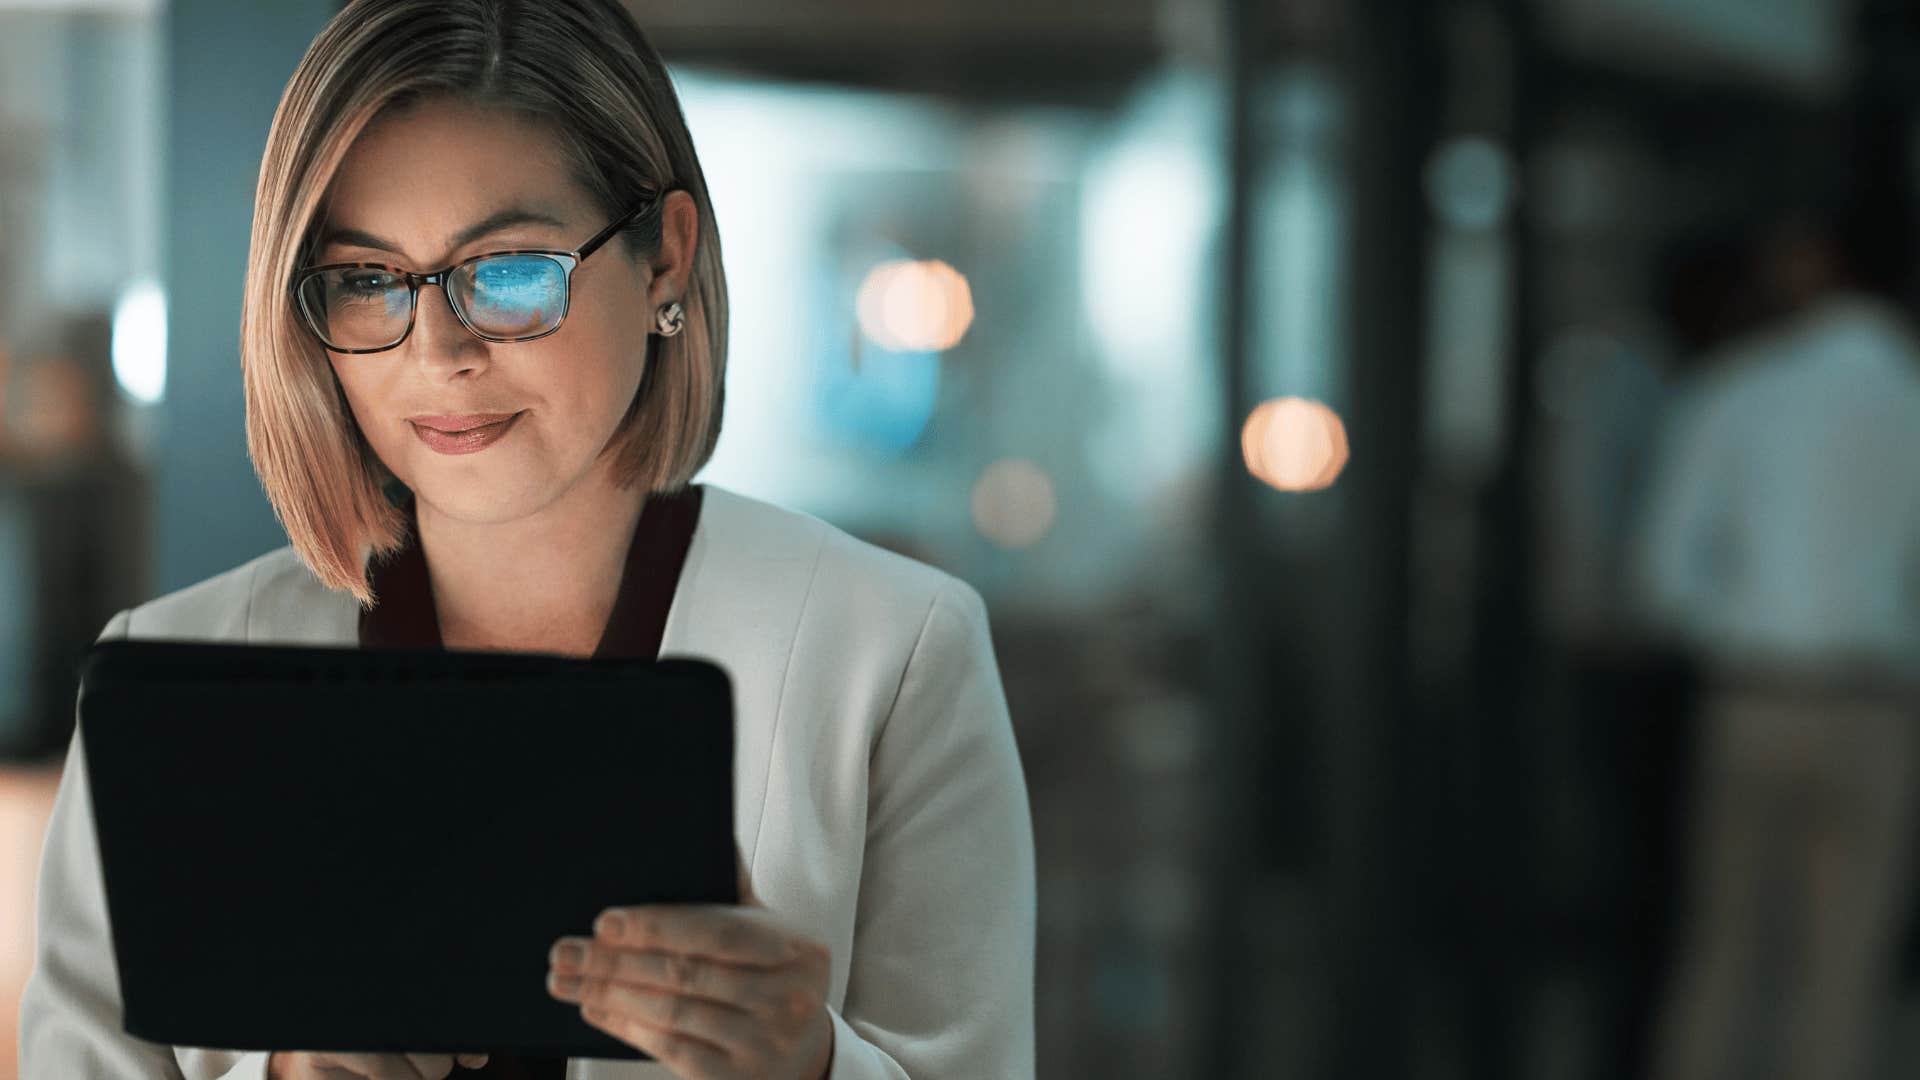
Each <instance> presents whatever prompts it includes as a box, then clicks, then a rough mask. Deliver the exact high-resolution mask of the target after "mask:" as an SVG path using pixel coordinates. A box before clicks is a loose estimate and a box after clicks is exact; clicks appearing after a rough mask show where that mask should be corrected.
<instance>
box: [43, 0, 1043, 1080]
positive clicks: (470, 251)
mask: <svg viewBox="0 0 1920 1080" xmlns="http://www.w3.org/2000/svg"><path fill="white" fill-rule="evenodd" d="M501 252H514V253H527V252H533V253H535V254H510V255H500V254H498V253H501ZM541 252H546V253H549V254H538V253H541ZM481 256H488V258H484V259H482V258H480V257H481ZM443 270H444V271H447V272H445V273H441V271H443ZM725 356H726V286H725V279H724V277H723V274H722V271H721V263H720V246H719V242H718V237H717V235H716V232H715V229H714V219H713V213H712V209H711V207H710V206H709V204H708V200H707V193H706V185H705V182H704V180H703V178H702V175H701V170H700V165H699V163H698V161H697V160H696V159H695V156H694V152H693V146H692V142H691V139H690V137H689V135H688V133H687V129H686V125H685V121H684V119H683V118H682V115H681V112H680V107H679V103H678V100H677V98H676V96H675V94H674V92H673V89H672V85H671V83H670V82H669V80H668V78H667V75H666V73H665V71H664V70H663V68H662V66H661V63H660V59H659V57H658V56H657V55H656V54H655V52H654V51H653V49H652V48H651V46H649V44H648V43H647V41H646V39H645V38H644V36H642V34H641V32H640V31H639V29H638V28H637V27H635V26H634V24H633V22H632V21H631V19H630V17H629V16H628V15H626V14H625V12H624V11H622V9H621V8H620V7H619V6H618V5H617V3H615V0H565V2H559V0H551V2H544V3H541V4H528V5H519V4H514V3H512V2H511V0H360V2H356V3H353V4H351V5H349V6H348V7H347V8H346V9H345V10H344V11H342V12H341V13H340V14H339V15H338V16H337V17H336V18H335V19H334V20H333V21H332V23H330V24H329V25H328V27H327V28H326V29H325V30H324V31H323V32H322V33H321V35H320V37H319V38H318V39H317V40H316V41H315V42H314V44H313V46H312V48H311V49H310V50H309V52H308V54H307V56H306V57H305V58H304V59H303V61H302V62H301V64H300V67H299V69H298V71H296V72H295V74H294V77H293V79H292V81H291V82H290V83H289V85H288V87H287V90H286V93H285V96H284V97H283V99H282V101H281V103H280V107H279V110H278V112H277V113H276V115H275V117H274V122H273V128H272V132H271V134H270V137H269V139H268V145H267V152H266V156H265V160H264V162H263V164H262V168H261V174H260V183H259V189H258V193H257V199H256V206H255V216H254V230H253V245H252V251H251V256H250V261H249V267H248V278H247V286H246V297H245V305H244V316H243V320H242V372H243V376H244V379H245V384H246V401H247V436H248V445H249V449H250V451H251V453H252V456H253V460H254V463H255V467H256V469H257V471H258V472H259V475H260V479H261V483H262V484H263V486H264V487H265V489H266V492H267V495H268V497H269V499H270V500H271V501H272V503H273V506H274V509H275V511H276V513H277V514H278V515H279V517H280V520H281V522H282V523H283V525H284V526H285V527H286V530H287V533H288V535H289V537H290V539H291V541H292V543H291V545H290V546H288V547H285V548H282V549H280V550H278V551H275V552H272V553H269V554H267V555H264V556H261V557H260V558H258V559H255V560H253V561H252V562H249V563H247V564H245V565H243V566H240V567H238V568H236V569H234V570H231V571H228V572H226V573H223V574H220V575H218V576H216V577H214V578H211V579H209V580H207V581H204V582H201V583H199V584H197V585H194V586H192V587H189V588H186V589H183V590H180V591H178V592H175V593H172V594H170V595H167V596H164V597H161V598H159V599H157V600H153V601H150V602H148V603H145V604H141V605H139V606H137V607H134V608H132V609H130V610H128V611H123V612H121V613H119V614H117V615H115V616H114V618H113V619H112V620H111V621H110V622H109V623H108V625H107V627H106V629H105V631H104V632H103V634H102V636H103V637H134V638H141V637H167V638H183V637H186V638H203V639H211V640H224V641H246V642H276V643H309V644H325V645H344V646H352V645H356V644H358V645H369V644H376V645H377V644H387V643H395V642H399V643H414V644H419V643H423V642H424V643H427V644H438V645H441V646H444V647H447V648H463V649H517V650H527V651H540V652H550V653H558V654H563V655H573V656H589V655H622V654H624V655H635V654H645V655H653V654H656V653H665V654H683V655H697V656H704V657H708V658H711V659H713V660H715V661H716V662H718V663H719V664H720V665H721V666H722V667H724V668H726V669H727V671H728V673H729V675H730V676H731V678H732V682H733V686H734V692H735V698H736V700H735V709H736V721H735V722H736V729H737V736H736V741H737V753H736V766H735V768H736V775H735V798H736V807H735V808H736V820H737V822H738V836H737V841H738V846H739V851H740V856H741V863H742V876H743V884H745V885H746V886H747V887H748V889H749V890H750V891H749V892H748V893H747V894H745V895H746V896H747V898H748V899H747V902H746V903H745V904H743V905H741V906H739V907H733V906H712V907H708V906H698V907H683V908H674V909H666V908H660V907H636V906H632V905H627V906H622V905H621V904H619V903H618V901H619V900H620V899H621V898H618V897H610V898H609V902H610V903H609V908H608V910H607V912H606V913H605V914H604V915H603V917H602V919H601V920H600V922H599V923H598V924H596V926H595V927H593V928H592V932H591V934H589V933H588V932H587V931H588V928H585V927H583V928H581V930H582V932H581V934H580V935H578V936H570V937H568V938H564V939H562V940H561V941H558V942H556V943H555V948H554V951H553V956H552V965H553V968H552V971H551V972H550V973H549V982H548V987H549V992H550V993H551V994H552V995H553V996H554V997H555V998H557V999H559V1000H562V1001H566V1002H569V1003H577V1004H578V1005H579V1006H580V1008H581V1010H582V1015H583V1016H584V1017H585V1018H586V1019H587V1022H589V1023H591V1024H593V1025H595V1026H596V1027H598V1028H600V1029H601V1030H604V1031H606V1032H607V1033H609V1034H611V1035H612V1036H614V1037H615V1038H618V1039H620V1040H622V1041H624V1042H626V1043H628V1044H630V1045H632V1046H635V1047H637V1048H639V1049H641V1050H644V1051H646V1052H647V1053H649V1054H650V1055H652V1056H653V1057H654V1058H656V1059H657V1060H656V1061H654V1062H616V1061H610V1060H579V1061H572V1062H559V1061H546V1062H542V1061H533V1060H507V1059H506V1057H505V1055H502V1054H495V1055H493V1056H492V1058H491V1059H486V1060H484V1063H483V1059H482V1057H480V1056H462V1057H461V1058H460V1060H459V1062H458V1064H459V1065H461V1066H466V1067H472V1066H476V1065H478V1066H482V1067H483V1068H484V1070H486V1071H487V1072H489V1073H492V1074H495V1075H521V1076H525V1075H549V1076H559V1075H562V1073H563V1072H564V1074H565V1075H567V1076H569V1077H575V1078H588V1080H615V1078H640V1077H655V1076H660V1077H665V1076H680V1077H688V1078H694V1077H735V1076H756V1077H760V1076H765V1077H781V1078H804V1080H814V1078H816V1077H823V1076H828V1075H831V1076H832V1077H833V1078H834V1080H857V1078H859V1077H902V1076H908V1075H911V1076H914V1077H954V1076H991V1077H1007V1076H1022V1075H1031V1073H1032V1071H1033V1015H1032V1010H1033V933H1034V881H1033V849H1032V833H1031V824H1030V819H1029V816H1028V805H1027V799H1026V793H1025V789H1024V787H1023V783H1022V779H1021V773H1020V767H1019V760H1018V757H1017V754H1016V751H1015V747H1014V743H1013V739H1012V731H1011V726H1010V724H1009V722H1008V717H1007V713H1006V703H1005V697H1004V694H1003V692H1002V690H1001V686H1000V681H999V676H998V673H997V671H996V668H995V664H994V660H993V654H992V647H991V643H990V641H989V638H988V634H987V624H986V615H985V610H984V607H983V605H982V603H981V600H980V597H979V595H978V594H977V593H976V592H975V591H974V590H973V589H972V588H970V587H969V586H967V585H966V584H964V583H962V582H960V581H958V580H957V579H954V578H952V577H950V576H948V575H946V574H943V573H941V572H939V571H937V570H934V569H932V568H930V567H927V566H924V565H922V564H920V563H917V562H913V561H911V560H908V559H905V558H903V557H900V556H897V555H893V554H890V553H887V552H884V551H882V550H880V549H878V548H875V547H872V546H870V545H867V544H864V543H861V542H859V541H857V540H854V539H852V538H851V537H849V536H847V535H846V534H844V533H842V532H840V531H838V530H836V529H834V528H832V527H831V526H828V525H826V524H824V523H822V522H820V521H818V520H816V519H814V518H811V517H808V516H806V515H803V514H798V513H794V512H791V511H787V510H783V509H780V508H777V507H775V506H772V505H769V504H767V503H763V502H759V501H756V500H753V499H749V498H747V497H744V496H742V495H738V494H735V493H732V492H729V491H727V490H725V489H723V488H718V487H712V486H706V485H690V484H689V478H690V477H691V476H692V475H693V474H694V472H696V471H697V470H698V469H699V468H700V466H701V465H702V464H703V463H704V462H705V461H706V460H707V458H708V456H709V454H710V453H711V450H712V448H713V445H714V442H715V440H716V438H717V436H718V433H719V427H720V415H721V402H722V389H721V386H722V376H723V373H724V366H725ZM69 755H70V756H69V759H68V760H69V762H70V767H69V768H68V769H67V770H66V775H65V777H64V778H63V781H62V784H61V789H60V792H59V795H58V798H57V800H56V802H55V806H54V810H53V815H52V819H51V821H50V823H49V827H48V836H47V846H46V853H45V856H44V863H43V866H42V871H41V877H40V886H39V888H40V893H39V900H38V906H39V916H38V918H39V923H38V926H39V941H38V947H37V955H36V966H35V970H34V972H33V975H32V978H31V979H30V981H29V983H28V986H27V989H26V996H25V1000H24V1003H23V1006H22V1013H21V1016H22V1019H21V1027H22V1035H21V1038H22V1043H21V1059H22V1064H23V1073H24V1075H25V1076H27V1077H29V1078H34V1080H38V1078H41V1077H49V1078H51V1077H60V1078H64V1077H80V1076H86V1077H136V1076H138V1077H161V1076H184V1077H187V1078H189V1080H210V1078H213V1077H228V1078H234V1080H240V1078H247V1080H257V1078H260V1077H263V1076H267V1077H285V1078H289V1080H292V1078H305V1077H315V1076H326V1077H349V1076H361V1077H379V1078H387V1077H402V1078H419V1077H440V1076H444V1075H447V1074H448V1073H449V1072H451V1071H452V1070H453V1069H454V1068H455V1066H456V1061H455V1059H454V1058H453V1057H450V1056H446V1055H424V1054H422V1055H343V1054H312V1053H303V1052H300V1051H299V1050H298V1048H291V1047H290V1048H287V1049H286V1050H285V1051H278V1052H273V1053H265V1052H250V1053H240V1052H234V1051H223V1050H215V1049H205V1048H192V1047H167V1046H156V1045H152V1044H148V1043H143V1042H140V1041H138V1040H134V1039H132V1038H130V1037H128V1036H126V1035H124V1034H123V1033H122V1032H121V1031H120V1022H119V1020H120V1018H119V1014H118V998H117V993H118V990H117V984H116V981H115V977H114V969H113V964H112V953H111V948H110V943H109V935H108V928H107V923H106V912H105V906H104V901H103V897H102V893H101V886H100V870H99V865H98V858H97V856H96V854H95V851H96V849H95V847H94V838H93V826H92V821H91V818H90V816H89V808H88V802H87V794H86V782H87V780H86V777H87V774H86V768H85V761H84V760H83V757H82V754H81V751H80V743H79V742H78V740H77V738H76V741H75V742H74V743H73V744H72V746H71V747H70V749H69ZM583 827H586V828H598V827H600V826H599V825H598V823H594V822H585V823H583ZM606 842H607V844H608V846H609V849H610V850H611V849H614V848H615V847H616V845H621V844H627V843H639V842H643V840H642V838H639V837H634V836H629V835H625V834H624V833H623V831H622V830H619V829H614V828H608V829H607V836H606ZM616 924H619V925H616ZM368 977H369V978H381V977H402V978H403V977H405V973H404V972H397V973H386V972H369V973H368Z"/></svg>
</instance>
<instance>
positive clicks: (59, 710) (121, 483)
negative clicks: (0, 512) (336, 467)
mask: <svg viewBox="0 0 1920 1080" xmlns="http://www.w3.org/2000/svg"><path fill="white" fill-rule="evenodd" d="M112 332H113V331H112V320H111V318H110V317H109V316H107V315H106V314H104V313H100V314H84V315H77V316H73V317H71V318H69V319H68V320H67V321H66V323H65V326H64V329H63V332H62V335H61V342H60V346H59V348H58V349H57V350H55V351H50V352H46V353H43V354H41V355H38V356H34V357H32V358H31V359H29V360H27V361H26V362H24V363H22V364H21V365H19V370H18V371H17V372H16V373H15V375H16V382H15V385H14V387H13V393H12V395H11V396H12V399H13V401H12V406H13V407H12V419H13V424H14V427H15V429H16V430H15V431H14V434H13V437H12V438H11V440H10V443H11V449H10V452H9V453H8V455H7V456H6V457H5V458H4V459H0V500H4V501H5V502H6V504H7V506H6V509H7V510H8V511H9V512H10V513H14V514H16V515H17V520H19V521H22V522H24V523H25V528H24V529H22V530H20V531H19V535H16V536H14V537H13V539H14V540H15V541H17V540H19V539H24V540H25V546H26V548H27V549H28V550H26V551H8V552H6V553H4V554H3V555H0V557H4V558H6V559H8V560H10V561H11V562H12V564H13V565H14V566H15V567H16V570H18V569H20V568H24V569H25V571H26V572H25V573H15V574H14V577H15V579H16V580H20V581H24V582H25V583H26V587H27V592H28V594H29V595H27V596H25V597H23V598H22V599H23V601H24V603H23V607H24V609H25V610H24V611H21V612H16V616H17V617H21V618H22V619H23V622H24V638H25V645H26V648H27V650H28V656H27V657H25V658H24V665H25V669H26V671H27V673H28V674H27V680H26V681H27V686H26V687H25V693H16V694H13V695H10V697H11V699H12V701H13V702H14V704H13V706H12V707H13V708H14V709H16V710H18V711H17V712H16V714H15V715H10V716H7V717H4V718H0V756H4V757H7V758H11V759H14V760H19V759H23V758H24V759H38V758H45V757H49V756H52V755H55V754H57V753H58V752H59V751H60V750H61V749H62V748H64V747H65V746H66V745H67V742H68V740H69V738H70V737H71V736H72V734H73V686H74V681H75V679H76V678H77V676H78V672H79V668H80V663H81V661H82V660H83V659H84V658H85V656H86V653H87V649H88V647H89V646H91V645H92V644H93V639H94V637H95V635H97V634H98V633H99V629H100V626H101V625H102V624H103V623H104V621H105V620H106V619H107V618H109V617H110V616H112V615H113V613H114V612H115V611H118V610H120V609H121V608H123V607H126V606H127V605H128V604H130V603H133V602H135V601H137V600H138V599H139V598H140V597H142V596H145V595H146V591H147V577H148V575H147V558H148V551H147V546H146V538H147V536H148V532H149V530H148V522H147V516H148V513H149V507H148V484H147V477H146V475H145V473H144V471H143V470H142V469H141V468H140V467H139V466H138V464H137V463H136V462H134V461H133V460H132V459H131V458H130V457H129V456H128V455H127V453H126V452H125V451H124V450H123V449H122V448H121V444H120V441H119V439H118V438H117V437H116V435H115V426H114V422H115V416H116V409H117V408H118V404H119V390H118V386H117V384H116V382H115V379H114V374H113V363H112V356H111V350H112Z"/></svg>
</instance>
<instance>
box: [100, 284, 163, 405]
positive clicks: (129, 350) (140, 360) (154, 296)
mask: <svg viewBox="0 0 1920 1080" xmlns="http://www.w3.org/2000/svg"><path fill="white" fill-rule="evenodd" d="M112 349H113V375H114V379H115V380H116V381H118V382H119V383H120V387H121V389H123V390H125V391H126V393H127V396H129V397H131V398H133V400H135V401H137V402H139V403H141V404H142V405H152V404H156V403H157V402H159V401H160V399H161V398H162V397H163V396H165V394H166V390H167V296H166V293H164V292H162V291H161V289H160V286H159V285H157V284H155V283H153V282H151V281H143V282H139V283H137V284H135V285H133V286H131V287H130V288H128V289H127V291H126V292H124V293H122V294H120V299H119V301H118V302H117V303H115V305H114V308H113V345H112Z"/></svg>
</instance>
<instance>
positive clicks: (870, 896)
mask: <svg viewBox="0 0 1920 1080" xmlns="http://www.w3.org/2000/svg"><path fill="white" fill-rule="evenodd" d="M867 798H868V807H867V835H866V853H865V857H864V860H863V863H862V868H861V874H860V890H859V903H858V907H857V912H856V916H855V925H854V936H853V954H852V956H851V958H850V962H849V974H848V984H847V993H846V998H845V1002H844V1007H843V1008H842V1009H841V1010H838V1011H835V1012H833V1014H832V1019H833V1026H834V1049H833V1057H832V1066H831V1071H830V1073H829V1075H830V1076H831V1077H832V1080H867V1078H881V1077H887V1078H904V1077H913V1078H915V1080H949V1078H956V1077H976V1076H977V1077H992V1078H995V1080H1006V1078H1022V1077H1031V1076H1033V1074H1034V1017H1033V1008H1034V923H1035V886H1034V853H1033V820H1032V816H1031V812H1030V810H1029V807H1028V801H1027V788H1026V781H1025V779H1024V776H1023V774H1022V772H1021V767H1020V757H1019V752H1018V749H1017V747H1016V746H1015V744H1014V738H1013V725H1012V722H1011V719H1010V718H1009V716H1008V714H1007V701H1006V694H1005V691H1004V690H1003V689H1002V687H1001V683H1000V673H999V669H998V667H997V666H996V665H995V662H994V656H993V642H992V639H991V638H990V637H989V635H988V632H987V613H986V605H985V604H984V603H983V602H982V601H981V599H980V595H979V593H978V592H976V591H975V590H974V589H973V587H972V586H970V585H968V584H966V583H965V582H963V581H960V580H959V579H957V578H951V577H949V578H948V579H947V580H946V582H945V583H944V584H943V585H942V586H941V588H940V589H939V590H938V592H937V593H936V595H935V597H934V600H933V604H932V606H931V608H930V610H929V611H928V613H927V618H926V622H925V624H924V625H923V626H922V627H921V631H920V638H919V641H918V643H917V644H916V645H915V646H914V648H913V652H912V654H911V656H910V657H909V659H908V661H907V666H906V671H905V673H904V675H903V677H902V681H901V685H900V688H899V692H898V696H897V698H896V700H895V702H894V705H893V708H892V710H891V713H890V714H889V716H888V717H887V719H886V721H885V722H884V723H883V725H882V726H881V728H880V730H879V732H878V734H877V735H876V737H875V742H874V745H873V750H872V762H871V765H870V768H869V785H868V796H867Z"/></svg>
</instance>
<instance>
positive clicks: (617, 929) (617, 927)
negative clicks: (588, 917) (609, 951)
mask: <svg viewBox="0 0 1920 1080" xmlns="http://www.w3.org/2000/svg"><path fill="white" fill-rule="evenodd" d="M593 929H594V932H595V933H597V934H604V935H606V936H607V937H619V936H620V935H621V934H624V933H626V930H627V920H626V918H625V917H624V916H622V915H621V914H620V913H619V912H617V911H609V912H607V913H606V914H604V915H601V916H600V918H599V921H597V922H595V923H594V924H593Z"/></svg>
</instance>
